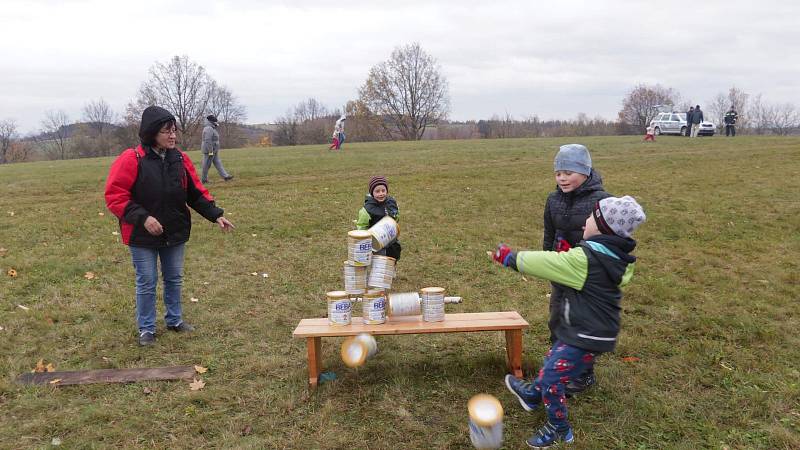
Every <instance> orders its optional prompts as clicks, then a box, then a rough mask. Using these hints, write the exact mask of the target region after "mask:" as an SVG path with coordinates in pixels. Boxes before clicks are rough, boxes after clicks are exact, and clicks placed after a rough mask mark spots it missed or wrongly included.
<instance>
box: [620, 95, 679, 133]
mask: <svg viewBox="0 0 800 450" xmlns="http://www.w3.org/2000/svg"><path fill="white" fill-rule="evenodd" d="M676 98H679V96H678V95H677V93H676V92H675V91H674V90H673V89H671V88H665V87H663V86H661V85H659V84H657V85H655V86H647V85H644V84H640V85H638V86H636V87H635V88H633V89H632V90H631V91H630V92H629V93H628V95H626V96H625V99H624V100H623V101H622V110H621V111H620V112H619V120H620V122H622V123H623V124H627V125H629V126H631V127H634V130H629V131H635V132H639V131H644V129H645V128H647V126H648V125H650V121H652V120H653V119H654V118H655V117H656V115H657V114H658V112H659V110H658V107H660V106H664V105H669V106H670V108H671V107H672V106H674V105H675V99H676Z"/></svg>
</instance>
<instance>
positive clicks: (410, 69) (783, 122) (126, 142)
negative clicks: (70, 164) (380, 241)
mask: <svg viewBox="0 0 800 450" xmlns="http://www.w3.org/2000/svg"><path fill="white" fill-rule="evenodd" d="M358 92H359V94H358V98H357V99H355V100H351V101H348V102H347V103H346V104H345V105H344V107H343V109H339V108H329V107H328V106H326V105H324V104H323V103H322V102H320V101H319V100H317V99H316V98H313V97H310V98H308V99H306V100H303V101H300V102H299V103H297V104H296V105H295V106H293V107H291V108H289V109H288V110H287V112H286V113H285V114H284V115H282V116H281V117H279V118H278V119H277V120H276V122H275V123H274V124H271V125H264V126H257V125H245V124H244V121H245V120H246V119H247V112H246V109H245V107H244V106H243V105H242V104H241V103H240V102H239V100H238V99H237V98H236V96H235V95H234V94H233V93H232V92H231V91H230V89H228V88H227V87H226V86H224V85H222V84H220V83H219V82H217V81H216V80H214V79H213V78H212V77H211V76H210V75H209V74H208V73H207V72H206V70H205V68H203V66H201V65H199V64H197V63H195V62H193V61H191V60H190V59H189V58H188V57H187V56H175V57H173V58H172V59H170V60H169V61H167V62H164V63H161V62H156V63H155V64H154V65H153V66H152V67H150V69H149V71H148V73H147V78H146V80H145V81H144V82H143V83H142V84H141V86H140V87H139V91H138V93H137V95H136V97H135V98H134V99H132V100H131V101H130V102H128V104H127V106H126V108H125V111H124V112H123V113H122V114H121V115H118V114H117V113H116V112H115V111H113V110H112V108H111V107H110V105H109V104H108V103H107V102H106V101H105V100H103V99H102V98H100V99H96V100H92V101H89V102H88V103H86V105H84V107H83V110H82V117H81V119H80V121H77V122H75V121H72V120H71V119H70V118H69V117H68V116H67V114H66V113H65V112H64V111H61V110H55V111H47V112H45V115H44V119H43V120H42V122H41V129H40V130H39V132H38V133H36V134H34V135H32V136H28V137H20V136H19V133H18V130H17V123H16V122H15V121H14V120H12V119H5V120H0V164H3V163H7V162H15V161H27V160H31V159H41V158H43V157H44V158H49V159H68V158H81V157H93V156H111V155H115V154H117V153H119V152H120V151H121V150H122V149H124V148H126V147H130V146H132V145H135V144H136V143H137V142H138V136H137V133H138V127H139V121H140V118H141V114H142V111H143V110H144V109H145V108H146V107H147V106H150V105H159V106H162V107H165V108H166V109H168V110H170V111H171V112H172V113H173V114H174V115H175V117H176V118H177V120H178V129H179V131H180V134H179V138H178V139H179V144H180V145H181V146H182V147H184V148H196V147H197V146H198V144H199V139H200V133H201V131H202V128H203V124H204V119H205V116H207V115H208V114H214V115H216V116H217V118H218V119H219V121H220V134H221V135H222V137H223V141H224V143H223V145H224V146H225V147H227V148H235V147H242V146H250V145H307V144H323V143H327V142H329V141H330V139H331V132H332V129H333V125H334V122H335V121H336V120H337V119H338V118H339V117H340V116H341V115H342V114H345V115H346V116H347V124H346V133H347V141H349V142H369V141H386V140H420V139H503V138H523V137H548V136H552V137H554V136H607V135H623V134H641V133H643V132H644V130H645V128H646V127H647V126H648V125H649V123H650V121H652V120H653V119H654V118H655V117H656V115H657V114H658V113H659V112H663V111H676V112H685V111H686V110H688V109H689V106H692V105H695V104H700V105H701V106H702V108H703V110H704V111H705V112H706V114H705V117H706V119H707V120H712V121H713V122H714V123H715V124H716V125H717V127H719V128H720V129H722V126H723V117H724V115H725V113H726V112H727V111H728V109H729V108H730V107H731V106H734V108H735V109H736V110H737V112H738V116H739V121H738V123H737V130H738V133H743V134H776V135H787V134H794V133H798V132H800V110H798V109H797V107H796V106H795V105H793V104H791V103H769V102H767V101H766V100H765V99H764V98H763V96H762V95H761V94H757V95H755V96H753V95H750V94H749V93H746V92H744V91H743V90H742V89H740V88H737V87H736V86H733V87H731V88H729V89H728V90H727V92H720V93H718V94H717V95H716V96H714V97H713V98H712V99H710V100H708V101H707V102H705V104H703V102H696V101H692V100H691V99H689V98H684V97H682V96H681V94H680V93H679V92H677V91H676V90H674V89H672V88H669V87H664V86H661V85H646V84H640V85H637V86H634V87H633V88H632V89H631V90H630V91H628V92H627V93H626V95H625V96H624V98H623V99H622V103H621V109H620V111H619V113H618V115H617V118H616V120H607V119H604V118H602V117H594V118H591V117H589V116H588V115H587V114H585V113H579V114H578V115H577V116H576V117H575V118H573V119H567V120H555V119H542V118H539V116H537V115H531V116H529V117H523V118H515V117H513V116H511V115H510V114H508V113H506V114H505V115H504V116H498V115H494V116H492V117H491V118H489V119H486V120H477V121H466V122H454V121H449V120H448V113H449V110H450V97H449V91H448V82H447V79H446V78H445V76H444V75H443V74H442V70H441V67H440V65H439V63H438V62H437V61H436V59H435V58H433V57H432V56H431V55H429V54H428V53H426V52H425V51H424V50H423V49H422V48H421V46H420V45H419V44H418V43H413V44H409V45H406V46H401V47H397V48H395V49H394V51H393V52H392V53H391V55H390V57H389V59H387V60H386V61H384V62H381V63H379V64H376V65H375V66H373V67H372V68H371V69H370V71H369V73H368V74H367V78H366V80H365V82H364V84H363V85H362V86H361V87H360V89H359V91H358Z"/></svg>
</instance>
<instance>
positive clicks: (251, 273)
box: [250, 272, 258, 276]
mask: <svg viewBox="0 0 800 450" xmlns="http://www.w3.org/2000/svg"><path fill="white" fill-rule="evenodd" d="M250 275H252V276H256V275H258V272H250Z"/></svg>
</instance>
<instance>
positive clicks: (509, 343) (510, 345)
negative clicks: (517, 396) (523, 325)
mask: <svg viewBox="0 0 800 450" xmlns="http://www.w3.org/2000/svg"><path fill="white" fill-rule="evenodd" d="M506 353H507V355H508V370H509V372H511V374H512V375H514V376H515V377H517V378H522V330H506Z"/></svg>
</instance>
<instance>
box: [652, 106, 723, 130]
mask: <svg viewBox="0 0 800 450" xmlns="http://www.w3.org/2000/svg"><path fill="white" fill-rule="evenodd" d="M650 126H652V127H653V131H654V132H655V133H656V136H658V135H662V134H674V135H678V136H686V135H687V133H689V132H690V131H691V127H689V126H687V125H686V113H676V112H672V113H659V114H658V115H657V116H656V117H655V119H653V120H652V121H651V122H650ZM716 131H717V127H716V126H714V124H713V123H712V122H709V121H707V120H704V121H702V122H701V123H700V130H699V131H698V133H697V134H698V135H699V136H713V135H714V133H715V132H716Z"/></svg>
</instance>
